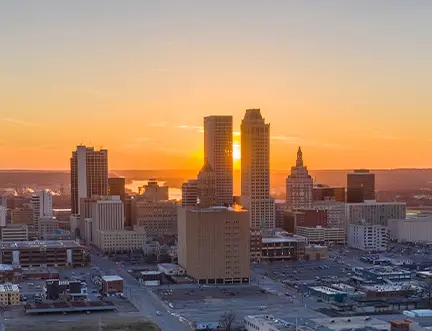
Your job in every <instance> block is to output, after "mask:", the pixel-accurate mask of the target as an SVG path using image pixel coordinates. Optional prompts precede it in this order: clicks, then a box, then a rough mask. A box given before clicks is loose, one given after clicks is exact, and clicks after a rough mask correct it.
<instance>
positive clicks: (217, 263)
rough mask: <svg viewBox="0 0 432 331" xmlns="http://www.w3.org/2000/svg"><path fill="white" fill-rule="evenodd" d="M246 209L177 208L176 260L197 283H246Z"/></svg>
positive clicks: (247, 244) (247, 238)
mask: <svg viewBox="0 0 432 331" xmlns="http://www.w3.org/2000/svg"><path fill="white" fill-rule="evenodd" d="M249 243H250V239H249V212H248V211H246V210H241V209H236V208H231V207H230V208H227V207H221V206H217V207H210V208H204V209H200V208H196V209H194V208H180V209H179V217H178V264H179V265H180V266H181V267H183V268H185V269H186V272H187V274H188V275H189V276H191V277H193V278H194V279H195V280H196V281H197V282H198V283H199V284H239V283H249V278H250V257H249Z"/></svg>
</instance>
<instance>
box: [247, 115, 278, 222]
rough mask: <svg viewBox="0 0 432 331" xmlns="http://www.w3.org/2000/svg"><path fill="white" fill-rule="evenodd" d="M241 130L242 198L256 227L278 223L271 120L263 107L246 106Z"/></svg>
mask: <svg viewBox="0 0 432 331" xmlns="http://www.w3.org/2000/svg"><path fill="white" fill-rule="evenodd" d="M240 132H241V202H242V205H243V207H245V208H246V209H248V210H249V217H250V222H249V223H250V227H251V228H252V229H260V228H269V229H272V228H274V227H275V201H274V199H273V198H272V197H271V196H270V124H266V123H265V120H264V118H263V117H262V116H261V111H260V110H259V109H248V110H246V114H245V117H244V118H243V121H242V123H241V126H240Z"/></svg>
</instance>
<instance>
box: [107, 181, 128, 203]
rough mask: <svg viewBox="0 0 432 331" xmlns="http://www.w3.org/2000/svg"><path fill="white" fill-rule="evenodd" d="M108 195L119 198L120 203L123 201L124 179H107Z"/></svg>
mask: <svg viewBox="0 0 432 331" xmlns="http://www.w3.org/2000/svg"><path fill="white" fill-rule="evenodd" d="M108 194H109V195H116V196H119V197H120V200H121V201H123V202H124V201H125V197H126V179H125V178H124V177H111V178H108Z"/></svg>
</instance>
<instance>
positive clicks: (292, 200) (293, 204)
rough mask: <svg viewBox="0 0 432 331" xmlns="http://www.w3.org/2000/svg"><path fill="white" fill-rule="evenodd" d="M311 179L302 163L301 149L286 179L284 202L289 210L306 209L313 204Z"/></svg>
mask: <svg viewBox="0 0 432 331" xmlns="http://www.w3.org/2000/svg"><path fill="white" fill-rule="evenodd" d="M312 193H313V179H312V176H311V175H309V172H308V169H307V167H306V166H305V165H304V162H303V152H302V150H301V147H299V148H298V151H297V160H296V165H295V166H294V167H291V174H290V175H289V176H288V178H287V179H286V202H287V206H288V208H290V209H291V210H296V209H303V208H305V209H307V208H311V207H312V202H313V197H312Z"/></svg>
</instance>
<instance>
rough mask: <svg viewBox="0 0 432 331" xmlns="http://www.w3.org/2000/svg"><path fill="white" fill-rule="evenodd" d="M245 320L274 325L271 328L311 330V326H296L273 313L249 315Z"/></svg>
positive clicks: (287, 330) (282, 330)
mask: <svg viewBox="0 0 432 331" xmlns="http://www.w3.org/2000/svg"><path fill="white" fill-rule="evenodd" d="M245 320H247V321H249V322H251V323H254V324H255V325H256V324H259V325H260V326H264V325H266V326H267V328H268V327H272V328H271V330H275V329H276V330H278V331H295V330H297V331H303V330H310V329H309V328H305V327H302V326H300V325H299V326H296V325H295V324H293V323H289V322H287V321H284V320H283V319H280V318H276V317H274V316H272V315H248V316H245ZM267 328H266V330H267Z"/></svg>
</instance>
